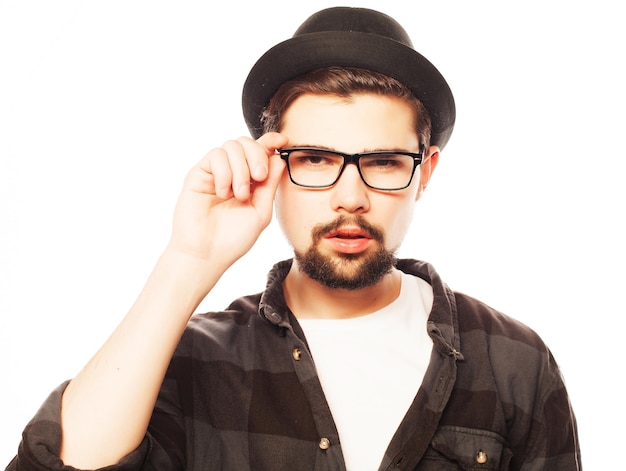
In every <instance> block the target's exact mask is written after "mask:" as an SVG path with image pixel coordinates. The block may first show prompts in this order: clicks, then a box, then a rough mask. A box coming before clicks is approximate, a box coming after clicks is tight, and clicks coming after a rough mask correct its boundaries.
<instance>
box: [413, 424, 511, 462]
mask: <svg viewBox="0 0 626 471" xmlns="http://www.w3.org/2000/svg"><path fill="white" fill-rule="evenodd" d="M510 458H511V452H510V450H509V449H508V448H507V447H506V442H505V440H504V438H502V437H501V436H500V435H498V434H497V433H494V432H490V431H487V430H478V429H471V428H465V427H440V428H439V429H437V431H436V432H435V435H434V436H433V439H432V441H431V443H430V446H429V447H428V449H427V451H426V453H425V454H424V457H423V458H422V461H421V462H420V464H419V465H418V466H417V468H415V469H416V471H417V470H419V471H428V470H438V471H445V470H450V471H452V470H467V469H471V470H474V469H485V470H501V471H503V470H507V469H508V465H509V461H510Z"/></svg>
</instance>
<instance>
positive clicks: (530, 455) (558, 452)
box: [518, 352, 582, 471]
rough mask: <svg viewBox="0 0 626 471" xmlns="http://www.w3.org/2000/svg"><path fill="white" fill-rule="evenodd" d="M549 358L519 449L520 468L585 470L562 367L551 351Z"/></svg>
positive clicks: (524, 469) (528, 469) (528, 470)
mask: <svg viewBox="0 0 626 471" xmlns="http://www.w3.org/2000/svg"><path fill="white" fill-rule="evenodd" d="M548 358H549V362H548V363H549V365H548V368H547V374H546V375H545V376H544V381H543V384H544V388H542V389H540V390H539V391H540V392H539V394H538V397H537V407H536V408H535V414H534V417H533V420H532V426H531V429H530V432H529V434H528V439H527V441H526V443H525V448H523V449H520V450H519V454H518V458H522V462H521V463H519V469H520V470H523V471H531V470H544V469H568V470H581V469H582V464H581V458H580V446H579V443H578V430H577V423H576V418H575V416H574V412H573V409H572V406H571V403H570V400H569V396H568V394H567V390H566V387H565V383H564V381H563V377H562V375H561V372H560V369H559V367H558V366H557V364H556V362H555V360H554V358H553V357H552V354H551V353H549V352H548Z"/></svg>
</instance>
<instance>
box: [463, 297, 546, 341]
mask: <svg viewBox="0 0 626 471" xmlns="http://www.w3.org/2000/svg"><path fill="white" fill-rule="evenodd" d="M454 299H455V302H456V309H457V318H458V328H459V332H460V333H461V335H464V334H467V333H476V332H482V333H483V335H485V336H488V337H497V338H500V339H508V340H511V341H515V342H523V343H525V344H527V345H530V346H533V347H535V348H537V349H540V350H543V349H544V348H545V345H544V343H543V340H542V339H541V338H540V337H539V335H538V334H537V333H536V332H535V331H534V330H533V329H532V328H531V327H529V326H528V325H526V324H524V323H523V322H520V321H519V320H517V319H515V318H513V317H511V316H509V315H507V314H505V313H503V312H501V311H499V310H497V309H494V308H493V307H491V306H489V305H488V304H486V303H484V302H483V301H480V300H478V299H476V298H474V297H472V296H469V295H467V294H464V293H459V292H456V291H455V292H454Z"/></svg>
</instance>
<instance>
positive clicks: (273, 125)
mask: <svg viewBox="0 0 626 471" xmlns="http://www.w3.org/2000/svg"><path fill="white" fill-rule="evenodd" d="M307 93H310V94H314V95H336V96H340V97H349V96H351V95H353V94H355V93H375V94H377V95H382V96H392V97H397V98H401V99H403V100H406V102H407V103H408V104H409V105H411V106H412V107H413V110H414V114H415V123H414V126H415V132H416V133H417V136H418V137H419V142H420V145H421V146H422V147H423V148H424V150H425V151H427V150H428V147H429V146H430V133H431V120H430V115H429V114H428V111H426V108H425V107H424V105H423V104H422V102H421V101H420V100H418V99H417V97H416V96H415V95H413V93H412V92H411V90H409V89H408V88H407V87H406V86H405V85H403V84H402V83H400V82H398V81H397V80H396V79H393V78H391V77H389V76H387V75H384V74H381V73H378V72H373V71H370V70H364V69H357V68H352V67H329V68H325V69H317V70H314V71H312V72H308V73H306V74H303V75H300V76H299V77H296V78H295V79H292V80H290V81H288V82H285V83H284V84H282V85H281V87H280V88H279V89H278V91H277V92H276V93H275V94H274V96H273V97H272V99H271V100H270V102H269V104H268V105H267V107H266V108H265V110H264V111H263V116H262V117H261V122H262V123H263V132H264V133H266V132H270V131H280V129H281V128H282V126H283V116H284V114H285V112H286V111H287V108H289V105H291V104H292V103H293V102H294V101H295V100H296V99H297V98H298V97H300V96H302V95H304V94H307Z"/></svg>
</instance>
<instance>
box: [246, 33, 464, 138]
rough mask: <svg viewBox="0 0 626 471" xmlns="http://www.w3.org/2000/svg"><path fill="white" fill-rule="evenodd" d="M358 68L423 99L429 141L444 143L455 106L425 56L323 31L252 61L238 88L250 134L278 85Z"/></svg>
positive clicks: (374, 38) (362, 36)
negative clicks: (387, 78)
mask: <svg viewBox="0 0 626 471" xmlns="http://www.w3.org/2000/svg"><path fill="white" fill-rule="evenodd" d="M333 66H338V67H358V68H362V69H368V70H373V71H375V72H379V73H382V74H385V75H388V76H390V77H393V78H395V79H396V80H398V81H400V82H401V83H403V84H404V85H406V86H407V87H408V88H409V89H410V90H411V91H412V92H413V94H414V95H415V96H416V97H417V98H418V99H420V100H421V101H422V103H423V104H424V106H425V107H426V109H427V110H428V112H429V113H430V116H431V120H432V133H431V145H436V146H439V148H441V149H443V147H444V146H445V145H446V143H447V142H448V139H449V138H450V135H451V134H452V129H453V127H454V121H455V117H456V110H455V104H454V98H453V95H452V92H451V90H450V87H449V86H448V84H447V82H446V80H445V79H444V78H443V76H442V75H441V73H440V72H439V71H438V70H437V69H436V68H435V66H434V65H433V64H432V63H430V61H428V60H427V59H426V58H425V57H424V56H422V55H421V54H420V53H418V52H417V51H415V50H414V49H412V48H410V47H408V46H405V45H404V44H402V43H400V42H397V41H394V40H392V39H388V38H385V37H382V36H379V35H376V34H370V33H361V32H356V31H322V32H316V33H309V34H305V35H301V36H295V37H293V38H291V39H288V40H286V41H283V42H282V43H279V44H277V45H276V46H274V47H273V48H271V49H270V50H269V51H267V52H266V53H265V54H264V55H263V56H262V57H261V58H260V59H259V60H258V61H257V62H256V64H255V65H254V67H253V68H252V70H251V71H250V73H249V74H248V78H247V79H246V82H245V84H244V88H243V97H242V105H243V113H244V118H245V120H246V124H247V126H248V129H249V130H250V133H251V134H252V136H253V137H254V138H255V139H256V138H258V137H260V136H261V134H262V133H263V127H262V124H261V114H262V112H263V110H264V108H265V107H266V106H267V104H268V103H269V101H270V99H271V98H272V96H273V95H274V94H275V93H276V91H277V90H278V88H280V86H281V85H282V84H283V83H285V82H287V81H289V80H291V79H293V78H295V77H297V76H299V75H302V74H304V73H306V72H310V71H312V70H315V69H320V68H325V67H333Z"/></svg>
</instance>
